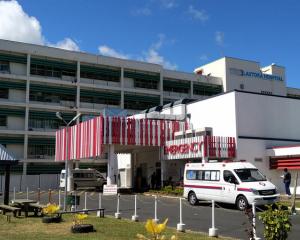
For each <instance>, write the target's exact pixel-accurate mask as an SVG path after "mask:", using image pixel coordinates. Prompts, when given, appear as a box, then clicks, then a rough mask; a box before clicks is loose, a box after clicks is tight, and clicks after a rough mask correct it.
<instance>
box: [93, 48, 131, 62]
mask: <svg viewBox="0 0 300 240" xmlns="http://www.w3.org/2000/svg"><path fill="white" fill-rule="evenodd" d="M98 50H99V53H100V54H102V55H104V56H108V57H116V58H122V59H129V58H130V56H129V55H126V54H123V53H120V52H118V51H116V50H115V49H113V48H111V47H109V46H107V45H101V46H99V47H98Z"/></svg>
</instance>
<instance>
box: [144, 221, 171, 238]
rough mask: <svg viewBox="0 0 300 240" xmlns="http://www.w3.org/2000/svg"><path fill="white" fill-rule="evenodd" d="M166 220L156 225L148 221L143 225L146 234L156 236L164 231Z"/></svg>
mask: <svg viewBox="0 0 300 240" xmlns="http://www.w3.org/2000/svg"><path fill="white" fill-rule="evenodd" d="M167 222H168V219H166V220H165V221H164V222H163V223H161V224H157V223H156V222H155V221H154V220H152V219H148V220H147V223H146V225H145V227H146V230H147V232H149V233H151V234H153V235H157V234H160V233H161V232H162V231H164V230H165V228H166V225H167Z"/></svg>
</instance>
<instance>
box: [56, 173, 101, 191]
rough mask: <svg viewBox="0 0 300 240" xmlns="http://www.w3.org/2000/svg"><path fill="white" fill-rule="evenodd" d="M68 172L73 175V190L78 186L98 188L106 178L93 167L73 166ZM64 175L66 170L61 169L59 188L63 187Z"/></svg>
mask: <svg viewBox="0 0 300 240" xmlns="http://www.w3.org/2000/svg"><path fill="white" fill-rule="evenodd" d="M70 174H72V175H73V182H74V190H76V189H78V188H95V189H99V190H100V189H103V185H105V184H106V179H105V178H104V177H103V175H102V174H101V173H100V172H98V171H97V170H95V169H90V168H89V169H78V168H75V169H73V170H72V171H71V173H70ZM65 175H66V170H65V169H63V170H62V171H61V174H60V185H59V187H60V188H65Z"/></svg>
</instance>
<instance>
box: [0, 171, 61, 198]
mask: <svg viewBox="0 0 300 240" xmlns="http://www.w3.org/2000/svg"><path fill="white" fill-rule="evenodd" d="M1 183H2V188H0V190H1V189H2V190H4V176H3V175H0V184H1ZM27 187H28V190H29V191H37V190H38V188H40V189H41V190H46V191H48V190H49V189H58V187H59V174H41V175H26V176H24V175H22V174H11V176H10V187H9V189H10V191H13V190H14V188H15V189H16V192H19V191H23V192H24V191H26V189H27ZM10 197H11V198H12V197H13V195H12V194H11V196H10Z"/></svg>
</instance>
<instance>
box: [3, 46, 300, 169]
mask: <svg viewBox="0 0 300 240" xmlns="http://www.w3.org/2000/svg"><path fill="white" fill-rule="evenodd" d="M234 89H239V90H243V91H251V92H258V93H262V94H267V95H280V96H290V97H296V98H300V90H299V89H294V88H288V87H286V79H285V69H284V67H281V66H278V65H276V64H271V65H270V66H267V67H261V66H260V65H259V63H258V62H255V61H248V60H242V59H237V58H231V57H223V58H221V59H219V60H216V61H214V62H211V63H208V64H206V65H204V66H202V67H199V68H197V69H196V70H195V72H194V73H192V72H191V73H185V72H179V71H173V70H167V69H164V68H163V66H161V65H158V64H152V63H146V62H139V61H133V60H125V59H118V58H112V57H105V56H99V55H94V54H88V53H84V52H75V51H67V50H62V49H57V48H51V47H46V46H39V45H33V44H26V43H20V42H13V41H7V40H0V143H1V144H2V145H4V146H6V148H7V149H8V150H9V151H11V152H12V153H14V154H15V156H16V157H17V158H19V159H20V160H21V161H20V162H21V163H22V164H21V165H20V166H19V167H18V169H17V170H19V171H23V172H24V173H25V172H28V173H34V172H39V173H40V172H47V173H51V172H56V173H57V172H59V171H60V169H61V168H62V167H63V165H59V164H58V163H54V155H55V131H56V130H57V129H59V128H61V127H63V126H64V123H63V122H62V121H61V120H59V119H58V118H57V117H56V112H61V113H62V116H63V117H64V118H65V119H66V121H68V120H70V119H72V118H73V116H75V115H76V114H77V113H81V114H82V116H81V119H80V120H81V121H82V120H84V119H85V118H86V117H91V116H96V115H99V114H111V113H113V114H116V113H119V114H127V115H131V114H134V113H137V112H140V111H142V110H145V109H150V108H151V107H154V106H158V105H165V104H168V103H170V102H174V101H176V100H179V99H182V98H188V99H192V100H196V99H197V100H198V99H206V98H209V97H210V96H213V95H216V94H220V93H222V92H228V91H231V90H234ZM122 110H123V111H122ZM103 162H105V159H93V160H89V163H92V164H94V166H95V164H96V165H100V164H103Z"/></svg>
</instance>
